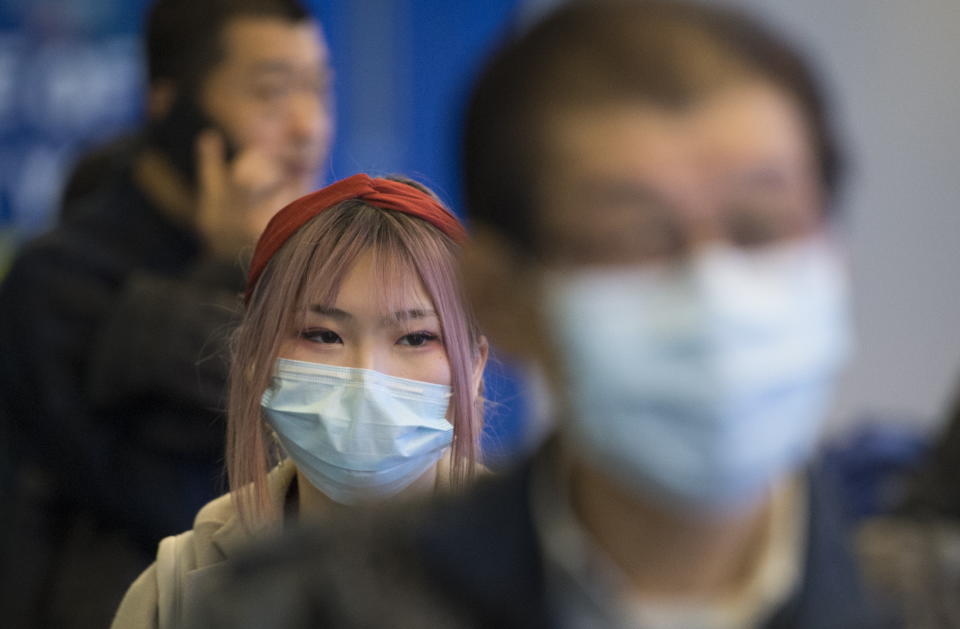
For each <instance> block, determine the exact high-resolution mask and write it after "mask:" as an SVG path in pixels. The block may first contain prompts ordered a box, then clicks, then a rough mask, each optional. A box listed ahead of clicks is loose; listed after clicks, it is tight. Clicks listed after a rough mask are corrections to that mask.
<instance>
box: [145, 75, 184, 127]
mask: <svg viewBox="0 0 960 629" xmlns="http://www.w3.org/2000/svg"><path fill="white" fill-rule="evenodd" d="M176 97H177V87H176V85H175V84H174V82H173V81H171V80H169V79H158V80H156V81H154V82H153V83H151V84H150V87H149V88H148V89H147V120H159V119H160V118H163V117H164V116H166V115H167V113H169V112H170V108H171V107H172V106H173V101H174V99H175V98H176Z"/></svg>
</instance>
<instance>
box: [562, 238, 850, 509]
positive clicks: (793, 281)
mask: <svg viewBox="0 0 960 629" xmlns="http://www.w3.org/2000/svg"><path fill="white" fill-rule="evenodd" d="M546 305H547V308H546V310H547V312H548V313H549V315H548V316H550V317H551V318H552V321H551V324H552V330H553V334H554V339H555V341H556V342H555V344H556V345H557V347H558V348H559V350H560V355H561V358H562V359H563V360H564V362H565V368H566V373H567V375H568V387H569V389H568V392H567V403H568V411H567V413H566V414H567V415H568V417H567V418H566V423H565V425H564V427H563V430H564V431H566V433H568V437H569V438H570V439H571V440H572V443H574V444H576V447H577V448H578V451H581V452H583V453H584V456H585V457H586V458H587V460H588V461H589V462H591V464H593V465H594V466H596V467H598V468H600V469H602V470H604V471H605V472H606V473H608V474H609V475H610V476H611V477H613V478H615V479H618V480H619V481H620V483H621V484H623V485H624V486H625V487H627V488H631V489H635V490H636V491H637V492H639V493H641V494H643V495H647V496H656V497H659V498H660V499H661V500H662V501H663V502H665V503H669V504H670V505H673V506H675V507H677V508H680V509H685V510H695V511H701V512H717V511H723V510H728V509H729V510H733V509H736V508H738V507H741V506H743V505H745V504H747V503H749V502H750V501H753V500H756V499H757V498H758V497H759V496H760V495H762V493H763V492H764V490H765V489H766V488H768V487H769V486H770V484H771V483H772V482H774V481H775V480H777V479H778V478H780V477H781V476H783V475H785V474H787V473H789V472H790V471H791V470H793V469H794V468H796V467H797V466H798V465H801V464H802V463H803V462H804V461H805V460H806V459H807V458H808V457H809V456H810V455H811V454H812V451H813V449H814V447H815V445H816V442H817V439H818V436H819V431H820V428H821V424H822V420H823V418H824V416H825V413H826V405H827V403H828V399H829V394H830V392H831V389H832V385H833V383H834V380H835V376H836V375H837V372H838V370H839V368H840V367H841V365H842V363H843V362H844V358H845V357H846V354H847V352H848V345H849V343H848V340H849V338H848V336H849V335H848V329H849V325H848V309H847V296H846V283H845V274H844V272H843V270H842V265H841V264H840V262H839V261H838V259H837V257H836V254H835V252H834V251H833V250H832V249H831V247H830V245H829V244H828V243H826V242H825V241H823V240H820V239H813V238H811V239H809V240H804V241H800V242H794V243H791V244H789V245H781V246H777V247H773V248H768V249H766V250H762V251H753V252H750V251H742V250H738V249H735V248H732V247H724V246H719V245H718V246H714V247H713V248H711V249H709V250H705V251H703V252H702V253H700V254H698V255H697V256H696V257H695V258H694V259H693V260H691V261H689V262H688V263H686V264H683V265H675V266H669V267H666V266H665V267H639V268H620V269H615V270H610V269H605V270H589V271H579V272H574V273H565V274H559V273H551V274H548V277H547V281H546Z"/></svg>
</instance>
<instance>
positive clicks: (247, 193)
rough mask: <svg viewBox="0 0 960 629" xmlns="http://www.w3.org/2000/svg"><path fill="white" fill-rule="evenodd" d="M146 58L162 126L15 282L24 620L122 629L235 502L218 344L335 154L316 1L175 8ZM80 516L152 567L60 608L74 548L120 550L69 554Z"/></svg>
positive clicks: (16, 594)
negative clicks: (171, 560)
mask: <svg viewBox="0 0 960 629" xmlns="http://www.w3.org/2000/svg"><path fill="white" fill-rule="evenodd" d="M145 44H146V45H145V48H146V59H147V65H148V78H149V88H148V94H147V99H146V101H147V115H148V122H147V124H146V125H145V127H144V128H143V129H142V130H141V132H140V133H139V134H138V137H137V138H136V139H135V140H134V141H132V142H124V143H122V144H121V145H119V146H120V148H118V149H117V150H118V151H120V153H119V154H118V155H115V156H113V158H111V159H110V160H109V162H110V164H112V166H111V168H110V169H109V170H104V171H103V172H102V173H101V174H100V175H97V174H96V173H95V174H94V177H95V179H96V185H92V186H90V187H89V188H88V189H87V190H86V191H85V193H84V194H81V195H74V196H73V197H71V199H70V201H69V203H70V204H71V207H70V208H69V211H68V212H65V213H64V216H67V217H68V218H66V219H65V220H64V221H63V223H62V224H61V225H60V226H58V227H57V228H56V229H54V230H53V231H51V232H50V233H48V234H46V235H45V236H43V237H41V238H39V239H38V240H37V241H35V242H33V243H31V244H30V245H28V246H27V247H26V248H25V249H24V250H23V251H22V252H21V253H20V255H19V257H18V259H17V260H16V261H15V263H14V266H13V268H12V269H11V271H10V274H9V276H8V277H7V279H6V281H5V283H4V284H3V285H2V287H0V347H2V348H3V350H2V352H0V399H2V400H3V403H4V406H5V407H6V408H7V415H8V417H9V420H8V421H9V428H10V431H11V432H12V434H13V438H14V439H15V442H16V452H17V454H18V461H17V469H18V478H17V480H18V483H17V485H18V491H17V498H16V500H15V504H14V505H10V508H11V511H12V513H13V514H14V517H15V518H19V519H18V520H17V521H18V522H22V523H23V524H22V528H23V529H26V528H27V527H29V528H30V530H31V535H30V537H29V539H30V540H33V541H30V542H29V543H25V541H24V536H22V535H17V532H16V531H15V532H14V534H13V535H12V536H11V537H10V539H5V540H3V544H4V548H3V550H4V551H5V554H6V553H9V557H4V558H3V559H4V561H3V562H2V565H3V566H4V568H6V567H7V566H16V565H22V563H21V561H20V560H21V559H22V561H28V560H29V563H30V564H31V565H33V566H35V567H34V569H33V570H32V571H31V572H30V573H28V577H29V574H35V575H37V579H35V580H31V579H30V578H24V576H23V575H22V574H18V579H17V581H18V582H20V583H21V586H20V587H19V589H18V588H10V587H4V588H3V596H4V597H6V598H4V600H3V605H2V607H3V611H4V612H6V610H7V609H10V610H12V611H11V613H4V617H5V618H8V619H9V618H17V617H21V618H25V619H36V618H37V614H39V613H40V612H39V611H38V610H39V609H40V608H41V607H42V608H43V609H44V612H43V614H42V616H43V617H44V619H45V621H46V622H48V623H50V624H52V625H55V626H64V627H66V626H80V625H85V624H87V623H85V622H84V618H88V620H89V624H90V625H97V626H105V625H106V623H107V622H109V618H110V614H111V612H112V610H113V609H115V607H116V603H117V601H119V599H120V596H121V595H122V593H123V587H124V585H125V584H126V583H127V581H129V578H130V577H131V576H132V575H135V574H136V573H137V572H138V571H139V570H140V569H142V567H143V565H144V564H145V563H146V562H148V561H149V559H148V557H150V556H151V555H152V554H153V552H154V551H155V544H156V541H157V540H158V539H160V538H161V537H162V536H164V535H167V534H170V533H173V532H176V531H179V530H183V529H184V528H189V526H190V524H191V522H190V519H191V518H192V515H193V514H194V513H196V511H197V509H198V508H199V507H200V506H202V505H203V504H204V503H206V502H207V501H208V500H210V499H211V498H213V497H215V496H216V495H218V494H219V493H220V489H221V487H220V486H219V484H220V482H221V478H220V477H221V473H220V469H221V460H222V444H223V441H224V431H223V422H222V420H221V417H220V409H221V408H222V395H223V389H224V378H225V365H224V360H223V356H222V352H221V351H220V349H221V348H222V346H223V344H224V342H225V339H226V336H227V333H228V332H229V328H230V326H231V323H232V321H233V316H234V311H235V305H236V302H237V300H236V294H237V292H238V291H239V289H240V288H241V286H242V281H243V272H242V268H241V267H242V265H241V261H242V257H243V255H244V253H245V252H246V251H247V250H249V249H251V248H252V245H253V243H254V242H255V239H256V238H257V236H259V234H260V232H261V231H262V229H263V227H264V226H265V225H266V223H267V221H268V220H269V219H270V217H271V216H272V215H273V213H274V212H275V211H276V210H278V209H279V208H281V207H282V206H283V205H285V204H286V203H287V202H289V201H290V200H292V199H294V198H296V197H298V196H300V195H302V194H303V193H305V192H307V191H309V190H310V189H312V187H314V186H315V184H316V178H317V174H318V170H319V166H320V165H321V163H322V162H323V161H324V160H325V159H326V156H327V153H328V149H329V145H330V141H331V136H332V128H333V123H332V114H331V107H330V94H329V82H330V70H329V66H328V61H327V49H326V45H325V43H324V39H323V36H322V33H321V32H320V29H319V25H318V23H317V22H316V20H315V19H314V18H313V17H312V16H311V15H310V14H309V13H308V12H307V10H306V9H305V8H304V7H303V6H302V5H301V3H300V2H299V1H298V0H159V1H158V2H157V3H156V4H155V5H154V6H153V7H152V9H151V11H150V14H149V17H148V21H147V28H146V41H145ZM98 177H99V178H98ZM54 513H57V515H56V516H55V515H53V514H54ZM64 514H67V516H68V517H64ZM80 516H82V519H83V520H84V521H87V522H92V523H93V525H92V526H93V528H94V530H97V531H101V530H110V531H113V533H112V534H113V535H114V536H115V537H119V538H120V539H122V540H124V542H123V543H124V544H127V545H128V546H131V547H133V548H137V549H138V550H141V551H142V552H143V556H142V561H143V562H144V563H143V564H141V563H140V562H139V560H138V561H136V562H133V564H135V565H130V566H127V567H126V569H124V570H122V571H118V572H119V573H118V574H116V576H111V574H110V569H108V568H104V569H103V571H101V574H100V575H99V576H98V579H97V581H98V582H99V583H101V584H102V585H101V586H98V587H95V588H94V589H95V590H97V591H99V592H100V593H102V594H103V596H102V597H100V598H102V599H103V600H100V599H98V597H97V596H96V595H93V596H91V594H90V591H89V575H90V569H91V566H90V565H89V563H88V565H86V566H85V567H84V569H83V572H84V574H83V575H79V576H78V577H77V581H78V582H86V585H85V587H87V588H88V590H87V591H86V592H85V594H84V595H83V599H84V600H83V601H82V602H81V601H79V600H71V601H70V602H69V603H67V605H68V606H69V609H62V608H61V607H60V606H58V605H57V604H56V601H57V600H62V599H64V596H66V597H67V598H66V599H65V600H69V598H70V595H69V594H66V595H64V593H63V592H62V591H50V588H47V590H46V591H41V589H39V584H40V583H48V584H50V583H53V584H59V585H63V588H61V589H66V590H69V589H70V585H69V584H70V581H71V579H70V577H69V576H64V575H62V574H61V575H58V576H56V577H54V578H50V577H49V576H44V575H45V573H46V569H45V566H48V565H50V566H52V565H61V566H63V565H70V563H71V562H70V561H69V560H68V561H64V560H63V559H61V558H60V557H61V556H62V555H63V553H64V552H66V553H67V555H68V556H69V553H70V552H71V544H74V545H82V546H84V547H85V549H86V550H85V552H88V553H92V554H94V555H97V556H105V555H110V554H111V552H110V551H109V550H105V551H102V552H101V551H98V549H97V543H98V542H97V540H98V539H103V536H100V537H97V536H96V535H95V536H94V539H93V541H89V540H88V541H87V542H83V543H82V544H81V543H80V542H72V541H71V540H72V539H73V537H72V535H73V534H72V533H71V531H72V530H74V529H75V527H73V525H72V523H74V522H76V521H78V517H80ZM74 537H75V536H74ZM54 539H58V540H66V541H64V542H62V544H61V545H60V547H55V546H54V544H53V543H52V540H54ZM48 542H49V543H48ZM64 544H65V545H66V548H64V547H63V545H64ZM4 576H5V577H6V576H7V575H4ZM8 581H9V583H13V582H14V580H13V579H9V580H8V579H6V578H5V579H4V583H8ZM64 584H66V585H64ZM33 586H36V587H33ZM31 587H32V588H33V589H30V588H31ZM56 587H57V586H54V589H56ZM24 588H27V590H24ZM113 588H115V589H113ZM51 600H52V601H53V602H54V604H52V605H51ZM88 609H89V610H90V614H88V615H87V614H85V613H84V611H85V610H88ZM68 612H69V613H68ZM25 622H26V623H30V622H33V620H26V621H25Z"/></svg>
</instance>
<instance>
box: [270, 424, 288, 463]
mask: <svg viewBox="0 0 960 629" xmlns="http://www.w3.org/2000/svg"><path fill="white" fill-rule="evenodd" d="M269 436H270V441H271V444H270V460H271V461H273V462H274V464H273V466H274V467H275V468H276V467H280V466H281V465H283V462H284V461H286V460H287V459H289V458H290V455H289V454H287V449H286V448H284V447H283V442H282V441H280V435H278V434H277V431H276V430H274V429H273V428H271V429H270V430H269Z"/></svg>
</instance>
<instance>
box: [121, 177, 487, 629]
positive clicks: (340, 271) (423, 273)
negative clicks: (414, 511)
mask: <svg viewBox="0 0 960 629" xmlns="http://www.w3.org/2000/svg"><path fill="white" fill-rule="evenodd" d="M464 239H465V232H464V230H463V227H462V226H461V224H460V223H459V222H458V221H457V219H456V218H455V217H454V216H453V214H451V213H450V211H449V210H448V209H447V208H446V207H444V206H443V205H442V204H441V203H440V202H439V200H438V199H437V197H436V196H435V195H433V194H432V193H431V192H430V191H429V190H428V189H426V188H425V187H423V186H422V185H420V184H418V183H415V182H412V181H409V180H405V179H401V178H388V179H381V178H371V177H368V176H367V175H363V174H361V175H354V176H353V177H349V178H347V179H344V180H342V181H339V182H337V183H334V184H332V185H330V186H328V187H326V188H323V189H322V190H318V191H317V192H314V193H311V194H309V195H307V196H304V197H302V198H300V199H298V200H296V201H294V202H293V203H291V204H290V205H288V206H287V207H285V208H284V209H282V210H281V211H280V212H278V213H277V215H276V216H275V217H274V218H273V219H272V220H271V222H270V224H269V225H268V226H267V228H266V230H265V231H264V233H263V235H262V236H261V237H260V240H259V242H258V243H257V247H256V250H255V252H254V256H253V260H252V263H251V268H250V272H249V276H248V281H247V287H246V291H245V294H244V302H245V305H246V308H245V310H244V313H243V316H242V319H241V321H240V324H239V326H238V328H237V329H236V331H235V333H234V336H233V347H232V350H233V351H232V364H231V374H230V387H229V399H228V407H227V421H228V425H227V471H228V475H229V479H230V489H231V491H230V493H229V494H227V495H225V496H222V497H220V498H218V499H216V500H214V501H213V502H211V503H210V504H208V505H207V506H205V507H204V508H203V509H202V510H201V511H200V512H199V514H198V515H197V518H196V520H195V523H194V528H193V530H192V531H188V532H186V533H183V534H181V535H177V536H174V537H168V538H166V539H164V540H163V541H162V542H161V543H160V547H159V550H158V553H157V560H156V562H155V563H154V564H153V565H152V566H151V567H150V568H148V569H147V571H146V572H144V573H143V574H142V575H141V576H140V577H139V578H138V579H137V580H136V581H135V582H134V583H133V585H132V586H131V587H130V589H129V590H128V592H127V594H126V596H125V597H124V600H123V602H122V603H121V605H120V609H119V610H118V612H117V615H116V617H115V619H114V622H113V627H114V628H123V627H138V628H139V627H167V626H176V625H177V623H178V622H179V621H180V619H181V618H183V617H184V614H186V613H188V611H189V608H190V607H191V602H192V600H195V598H196V597H197V592H201V591H203V590H204V589H205V588H204V584H203V581H204V580H207V579H210V578H212V577H214V576H215V575H216V574H217V570H211V568H217V567H220V566H221V565H222V564H223V562H224V561H226V560H228V559H229V558H230V557H231V556H232V555H233V554H234V552H235V551H236V550H237V548H238V547H242V546H243V545H244V544H245V543H246V542H248V541H249V540H250V539H251V538H253V537H256V536H260V535H262V534H265V533H267V532H269V530H270V529H275V528H277V524H279V523H282V522H283V521H284V520H287V519H290V518H299V519H305V518H310V519H313V518H322V517H323V516H324V515H325V514H327V513H330V512H331V510H333V509H336V508H337V507H338V506H340V505H347V506H350V505H357V504H369V503H377V502H383V501H388V500H396V499H402V498H406V497H410V496H414V495H423V494H425V493H429V492H433V491H442V490H445V489H456V488H458V487H461V486H463V485H464V484H466V483H467V482H469V481H470V480H471V479H472V478H473V477H474V476H475V474H476V473H477V471H478V469H480V465H479V461H478V459H479V435H480V430H481V426H482V396H481V387H482V384H481V383H482V374H483V368H484V365H485V363H486V358H487V342H486V339H485V338H484V337H483V336H482V335H481V334H480V332H479V329H478V328H477V324H476V321H475V319H474V316H473V313H472V312H471V310H470V308H469V306H468V305H467V304H466V303H465V301H464V299H463V296H462V294H461V291H460V286H459V277H458V271H457V257H458V254H459V248H460V244H461V243H462V242H463V240H464Z"/></svg>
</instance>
